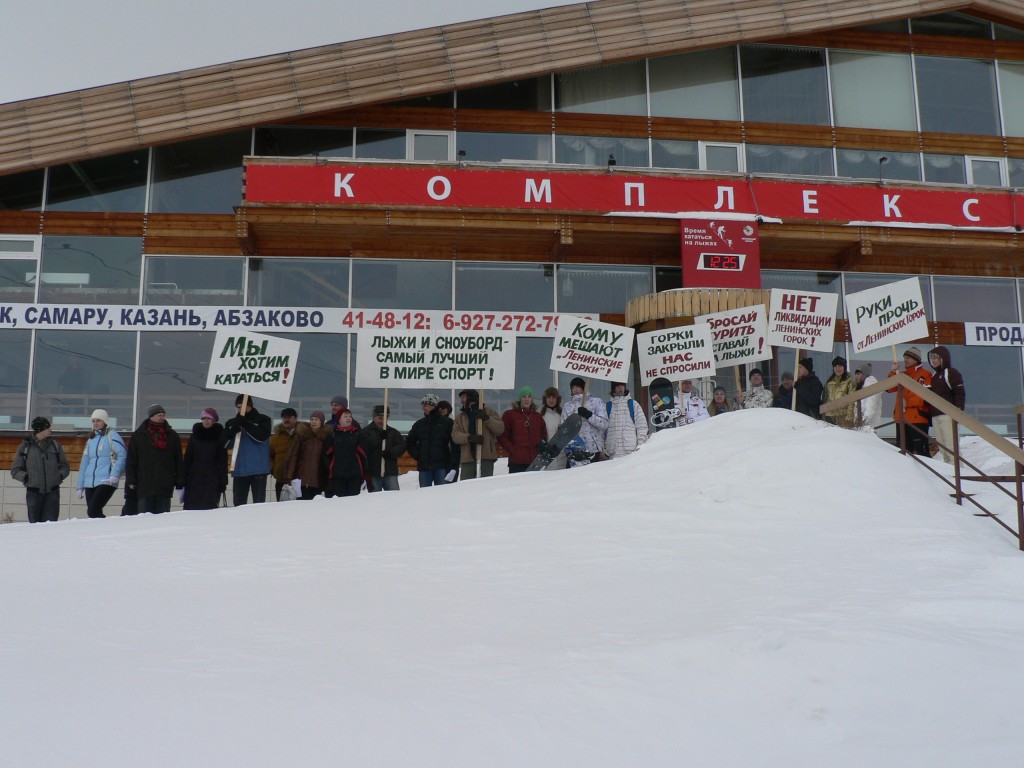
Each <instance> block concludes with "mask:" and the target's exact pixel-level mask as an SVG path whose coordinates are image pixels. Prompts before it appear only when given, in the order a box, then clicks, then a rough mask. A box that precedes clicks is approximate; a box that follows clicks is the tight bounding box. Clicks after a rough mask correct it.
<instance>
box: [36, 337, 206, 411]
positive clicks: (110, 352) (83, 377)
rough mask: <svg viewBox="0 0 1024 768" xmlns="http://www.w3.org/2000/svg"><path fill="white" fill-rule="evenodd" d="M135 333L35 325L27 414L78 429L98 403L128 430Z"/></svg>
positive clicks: (132, 382)
mask: <svg viewBox="0 0 1024 768" xmlns="http://www.w3.org/2000/svg"><path fill="white" fill-rule="evenodd" d="M143 335H145V334H143ZM135 338H136V334H134V333H130V332H123V333H122V332H118V333H112V332H110V331H37V332H36V355H35V372H34V375H33V393H32V405H31V411H32V415H33V416H47V417H48V418H49V419H50V421H51V423H52V424H53V427H54V429H55V430H56V431H66V430H72V429H79V430H80V429H88V428H89V426H90V425H91V423H90V421H89V416H90V414H91V413H92V412H93V410H94V409H96V408H103V409H104V410H106V411H107V413H109V414H110V417H111V421H110V425H111V426H112V427H116V428H117V429H118V430H121V431H129V430H130V429H131V422H132V388H133V384H134V381H135V377H134V375H133V373H134V371H135ZM205 379H206V374H205V372H204V374H203V380H204V382H205Z"/></svg>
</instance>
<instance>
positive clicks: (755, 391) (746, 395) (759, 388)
mask: <svg viewBox="0 0 1024 768" xmlns="http://www.w3.org/2000/svg"><path fill="white" fill-rule="evenodd" d="M747 379H748V381H750V388H749V389H748V390H747V391H746V392H744V391H743V390H742V389H739V390H736V403H737V404H738V405H739V406H742V407H743V408H744V409H746V408H771V407H772V391H771V390H770V389H768V388H767V387H765V385H764V375H763V374H762V373H761V369H760V368H751V369H750V373H748V374H747Z"/></svg>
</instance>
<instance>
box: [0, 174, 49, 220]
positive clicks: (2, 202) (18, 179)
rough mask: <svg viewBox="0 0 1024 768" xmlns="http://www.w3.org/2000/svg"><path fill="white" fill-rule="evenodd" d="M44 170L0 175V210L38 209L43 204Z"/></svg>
mask: <svg viewBox="0 0 1024 768" xmlns="http://www.w3.org/2000/svg"><path fill="white" fill-rule="evenodd" d="M45 175H46V171H43V170H38V171H26V172H25V173H13V174H11V175H9V176H0V211H38V210H39V209H40V208H42V206H43V177H44V176H45Z"/></svg>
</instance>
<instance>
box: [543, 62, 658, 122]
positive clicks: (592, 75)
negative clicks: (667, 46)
mask: <svg viewBox="0 0 1024 768" xmlns="http://www.w3.org/2000/svg"><path fill="white" fill-rule="evenodd" d="M555 109H556V110H557V111H559V112H589V113H594V114H600V115H646V114H647V76H646V72H645V71H644V62H642V61H631V62H627V63H625V64H611V65H608V66H606V67H594V68H592V69H578V70H576V71H574V72H561V73H559V74H557V75H555Z"/></svg>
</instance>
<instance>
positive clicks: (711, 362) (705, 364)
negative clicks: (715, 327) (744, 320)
mask: <svg viewBox="0 0 1024 768" xmlns="http://www.w3.org/2000/svg"><path fill="white" fill-rule="evenodd" d="M636 348H637V359H638V360H639V363H638V364H639V366H640V383H641V384H642V385H643V386H645V387H646V386H647V385H648V384H650V383H651V380H652V379H656V378H658V377H659V376H663V377H665V378H666V379H668V380H670V381H680V380H681V379H689V378H694V377H700V376H710V375H711V374H713V373H714V372H715V349H714V341H713V339H712V332H711V326H710V325H708V324H707V323H698V324H697V325H685V326H679V327H677V328H666V329H664V330H661V331H650V332H649V333H641V334H640V335H638V336H637V337H636Z"/></svg>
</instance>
